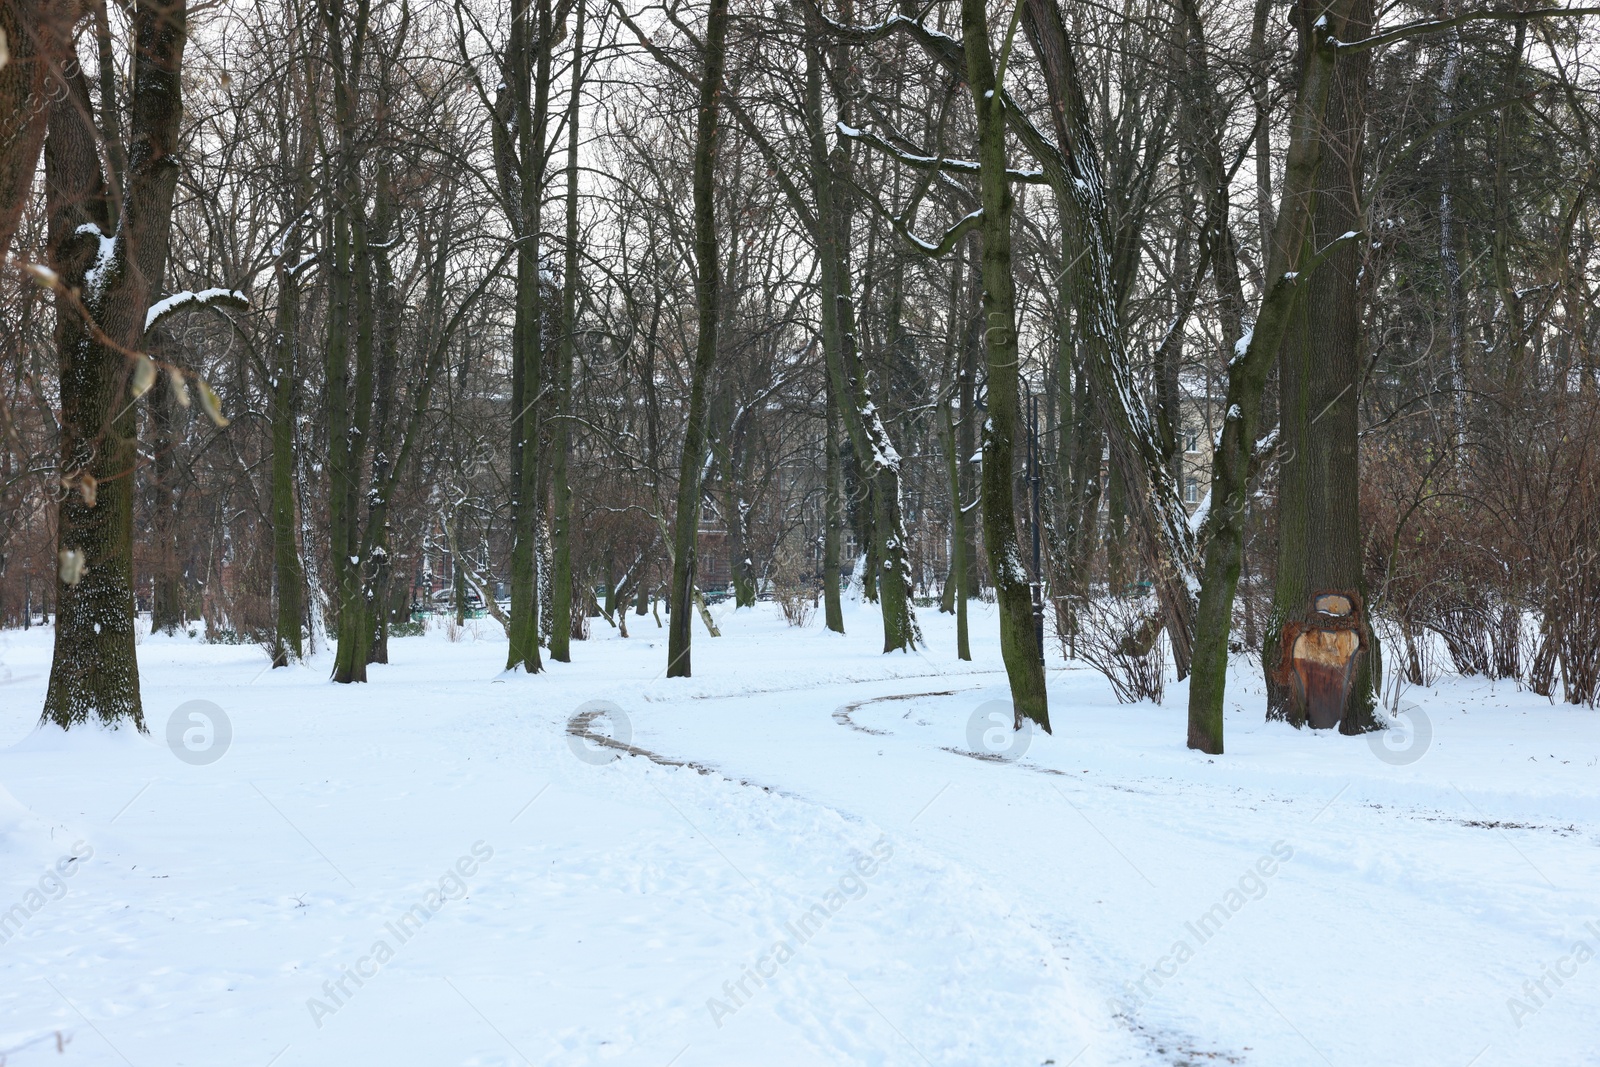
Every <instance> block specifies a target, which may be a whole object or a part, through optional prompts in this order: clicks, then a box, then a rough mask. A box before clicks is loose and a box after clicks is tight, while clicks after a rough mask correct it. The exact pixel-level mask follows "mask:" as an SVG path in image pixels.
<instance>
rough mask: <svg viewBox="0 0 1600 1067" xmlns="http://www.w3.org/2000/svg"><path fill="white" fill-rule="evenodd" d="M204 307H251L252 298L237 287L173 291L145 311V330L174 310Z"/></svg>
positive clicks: (147, 330) (146, 331) (148, 330)
mask: <svg viewBox="0 0 1600 1067" xmlns="http://www.w3.org/2000/svg"><path fill="white" fill-rule="evenodd" d="M204 307H235V308H246V309H247V308H249V307H250V300H249V298H248V297H246V296H245V295H244V294H243V293H241V292H239V290H237V289H202V290H200V291H199V292H194V291H193V290H185V291H183V292H181V293H173V294H172V295H171V296H169V297H167V298H166V299H165V300H158V301H157V302H156V303H154V304H151V305H150V310H149V311H147V312H145V316H144V332H145V333H149V332H150V330H151V329H152V328H153V327H154V326H155V324H156V323H158V322H160V321H161V320H162V319H164V318H166V317H167V316H168V315H171V314H173V313H174V312H177V311H183V310H185V309H188V308H204Z"/></svg>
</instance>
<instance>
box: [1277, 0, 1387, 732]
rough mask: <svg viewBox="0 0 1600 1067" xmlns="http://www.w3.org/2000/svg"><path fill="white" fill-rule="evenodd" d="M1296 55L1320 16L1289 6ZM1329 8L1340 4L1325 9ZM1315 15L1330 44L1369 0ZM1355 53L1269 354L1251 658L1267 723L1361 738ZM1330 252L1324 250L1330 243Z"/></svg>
mask: <svg viewBox="0 0 1600 1067" xmlns="http://www.w3.org/2000/svg"><path fill="white" fill-rule="evenodd" d="M1302 3H1303V5H1304V6H1302V8H1301V9H1300V19H1301V23H1302V25H1303V27H1304V28H1305V31H1306V32H1305V33H1304V37H1305V38H1306V44H1305V45H1304V48H1305V50H1310V49H1312V48H1315V47H1316V39H1315V37H1316V34H1317V32H1318V31H1317V30H1316V29H1315V28H1314V27H1312V26H1311V23H1312V21H1313V19H1315V18H1318V17H1325V13H1324V12H1323V11H1322V9H1321V8H1320V7H1316V6H1314V5H1313V4H1312V3H1310V2H1309V0H1302ZM1339 6H1343V5H1339ZM1346 11H1347V12H1348V13H1347V14H1346V15H1345V17H1344V18H1342V19H1337V20H1335V19H1328V22H1329V24H1331V25H1332V32H1333V33H1334V34H1336V35H1337V36H1338V37H1339V38H1340V39H1345V40H1349V39H1355V38H1359V37H1362V36H1364V35H1365V34H1366V33H1367V32H1368V28H1369V26H1370V24H1371V21H1372V0H1351V2H1349V4H1348V7H1347V8H1346ZM1369 65H1370V60H1369V53H1367V52H1364V51H1358V52H1356V53H1354V54H1352V55H1349V56H1346V57H1341V58H1340V59H1339V60H1338V62H1337V64H1336V66H1335V69H1334V72H1333V84H1332V88H1331V91H1330V92H1329V94H1328V97H1327V101H1328V102H1327V107H1326V109H1325V110H1324V112H1323V116H1324V119H1323V123H1322V128H1323V131H1324V133H1323V135H1322V136H1323V138H1324V140H1325V142H1326V152H1325V156H1324V163H1325V165H1324V166H1323V167H1322V168H1321V169H1320V171H1319V172H1318V175H1317V178H1316V181H1315V185H1314V201H1315V202H1314V206H1313V208H1312V210H1311V212H1310V226H1309V235H1308V238H1307V243H1308V244H1309V245H1310V247H1312V248H1318V249H1321V248H1328V249H1329V250H1328V251H1327V252H1326V253H1325V256H1326V259H1325V261H1324V262H1323V263H1322V265H1321V267H1320V268H1319V269H1317V271H1316V272H1315V273H1314V274H1313V275H1312V276H1311V277H1310V279H1309V280H1308V282H1307V285H1306V293H1305V295H1304V299H1303V300H1302V301H1300V302H1299V303H1298V304H1297V305H1296V307H1295V313H1294V315H1293V318H1292V321H1291V323H1290V327H1289V330H1288V332H1287V335H1286V336H1285V338H1284V341H1283V344H1282V346H1281V347H1280V348H1279V351H1278V381H1279V390H1280V399H1279V416H1278V419H1279V434H1280V441H1279V446H1278V447H1279V449H1280V455H1281V457H1282V458H1281V459H1280V462H1279V467H1278V472H1279V473H1278V570H1277V585H1276V587H1275V589H1274V591H1273V613H1272V621H1271V623H1270V625H1269V628H1268V637H1267V641H1266V649H1265V651H1264V653H1263V657H1262V661H1263V665H1264V666H1265V667H1266V670H1267V714H1268V717H1269V718H1277V719H1285V720H1287V721H1289V722H1291V723H1293V724H1295V725H1296V726H1301V725H1307V724H1309V725H1310V726H1312V727H1313V728H1316V729H1327V728H1330V727H1334V726H1337V727H1339V729H1340V731H1341V732H1343V733H1347V734H1354V733H1362V732H1365V731H1367V730H1371V729H1374V728H1375V726H1376V724H1375V721H1374V717H1373V707H1374V704H1375V696H1374V690H1375V688H1376V685H1377V669H1378V646H1377V639H1376V637H1375V636H1374V634H1373V633H1372V628H1371V626H1370V623H1369V620H1368V618H1367V605H1366V595H1365V594H1366V583H1365V581H1364V579H1363V571H1362V558H1361V544H1362V542H1361V517H1360V493H1359V486H1358V473H1359V455H1358V441H1357V403H1356V402H1357V395H1356V394H1357V388H1358V386H1359V384H1360V382H1359V375H1360V370H1361V357H1360V352H1361V347H1362V346H1361V308H1360V288H1359V286H1358V284H1357V275H1358V272H1359V271H1360V269H1361V262H1362V254H1361V248H1360V245H1359V244H1358V243H1357V242H1356V241H1352V240H1346V241H1340V242H1337V244H1335V243H1334V242H1335V239H1336V238H1338V237H1339V236H1340V235H1341V234H1346V233H1351V232H1356V231H1359V230H1361V229H1362V219H1361V201H1360V185H1359V183H1360V180H1361V179H1360V176H1361V173H1362V168H1361V153H1362V139H1363V138H1362V135H1363V126H1364V124H1365V98H1366V82H1367V70H1368V67H1369ZM1330 246H1331V247H1330Z"/></svg>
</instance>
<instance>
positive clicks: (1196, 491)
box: [1183, 474, 1200, 504]
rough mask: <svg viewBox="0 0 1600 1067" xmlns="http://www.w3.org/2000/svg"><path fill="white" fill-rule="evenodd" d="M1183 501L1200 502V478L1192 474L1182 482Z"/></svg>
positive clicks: (1187, 502) (1189, 502) (1188, 502)
mask: <svg viewBox="0 0 1600 1067" xmlns="http://www.w3.org/2000/svg"><path fill="white" fill-rule="evenodd" d="M1183 502H1184V503H1185V504H1198V503H1200V479H1199V478H1196V477H1195V476H1194V475H1192V474H1191V475H1189V477H1188V480H1186V481H1185V482H1184V483H1183Z"/></svg>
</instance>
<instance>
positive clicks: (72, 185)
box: [42, 0, 187, 732]
mask: <svg viewBox="0 0 1600 1067" xmlns="http://www.w3.org/2000/svg"><path fill="white" fill-rule="evenodd" d="M130 18H131V21H132V29H133V42H132V48H131V49H130V51H131V52H132V55H133V67H134V69H133V80H132V86H133V88H132V95H131V98H130V101H129V105H130V106H129V118H130V123H129V129H130V138H129V139H130V151H129V152H128V167H127V171H126V185H125V188H123V189H122V190H120V192H121V204H122V219H121V225H120V226H118V227H117V228H116V229H115V231H114V233H113V232H107V231H108V230H109V229H110V206H109V203H108V201H109V198H110V193H109V189H108V178H107V176H106V175H105V174H104V173H103V172H102V170H101V166H100V156H99V154H98V153H97V151H96V143H95V142H96V135H95V130H94V128H93V125H92V123H91V121H90V118H89V116H90V115H91V114H92V111H91V109H90V106H89V94H88V88H87V85H86V84H85V82H84V79H83V76H82V74H81V71H75V73H74V74H73V75H72V76H71V77H70V80H69V83H68V84H67V85H66V86H63V87H61V88H62V89H64V90H65V91H64V92H61V93H60V95H59V100H60V102H59V103H58V104H56V105H55V106H54V107H52V109H51V114H50V119H49V133H48V135H47V141H48V143H47V145H46V152H45V184H46V200H47V209H48V213H49V235H48V240H49V246H50V249H51V261H52V267H53V269H55V270H56V272H57V275H58V277H59V278H60V279H61V287H60V288H58V289H57V301H56V317H57V323H56V346H57V352H58V355H59V359H60V363H61V371H60V386H61V476H62V479H63V482H64V483H66V484H67V486H68V490H67V492H65V493H64V494H63V495H62V498H61V502H60V504H59V506H58V512H57V522H58V533H57V536H58V543H59V546H60V556H61V560H62V564H61V568H60V572H59V573H58V575H57V588H56V601H57V616H56V632H55V651H54V656H53V658H52V661H51V666H50V685H49V689H48V691H47V692H46V695H45V703H44V713H43V716H42V721H47V722H52V723H54V724H55V725H57V726H60V727H61V728H62V729H68V728H70V727H72V726H76V725H80V724H82V723H85V722H88V721H90V720H91V719H94V720H97V721H98V722H99V723H101V724H102V725H105V726H107V727H109V728H112V729H115V728H117V727H119V726H121V725H123V724H128V725H131V726H132V727H133V728H134V729H136V730H139V731H141V732H142V731H143V730H144V712H143V707H142V705H141V702H140V696H139V664H138V659H137V655H136V652H135V648H134V610H133V478H132V477H131V475H130V472H131V471H132V470H133V469H134V468H135V466H136V465H137V463H138V454H137V447H136V435H137V418H136V413H135V411H134V409H133V406H132V404H131V403H130V402H129V398H130V397H131V393H130V391H129V389H128V385H129V380H130V374H131V371H132V369H133V365H134V364H133V361H132V360H131V359H130V358H129V354H130V353H132V352H134V351H135V350H136V349H137V347H138V346H139V345H140V343H141V340H142V338H143V335H144V320H145V313H146V311H147V310H148V308H149V306H150V301H151V296H152V294H153V292H154V290H155V287H156V286H158V285H159V284H160V281H161V278H162V276H163V274H164V273H165V270H166V258H167V248H168V244H169V240H170V236H171V220H172V200H173V194H174V192H175V190H176V189H177V183H178V163H177V161H176V158H175V155H176V151H177V146H178V131H179V124H180V122H181V119H182V114H183V105H182V96H181V92H182V82H181V77H180V68H181V66H182V60H183V46H184V43H185V41H186V40H187V34H186V29H187V27H186V21H187V8H186V5H185V3H184V2H183V0H174V2H172V3H169V4H166V5H162V6H159V7H158V6H157V5H153V4H151V5H140V6H139V7H137V8H135V9H134V10H133V12H132V14H131V16H130ZM95 231H99V232H98V235H97V234H96V232H95ZM72 290H77V292H79V293H81V294H82V295H81V297H79V296H76V295H73V294H72ZM84 313H86V314H87V317H88V318H89V319H90V320H91V322H92V323H93V324H94V328H92V329H91V326H90V323H89V322H85V319H84Z"/></svg>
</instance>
